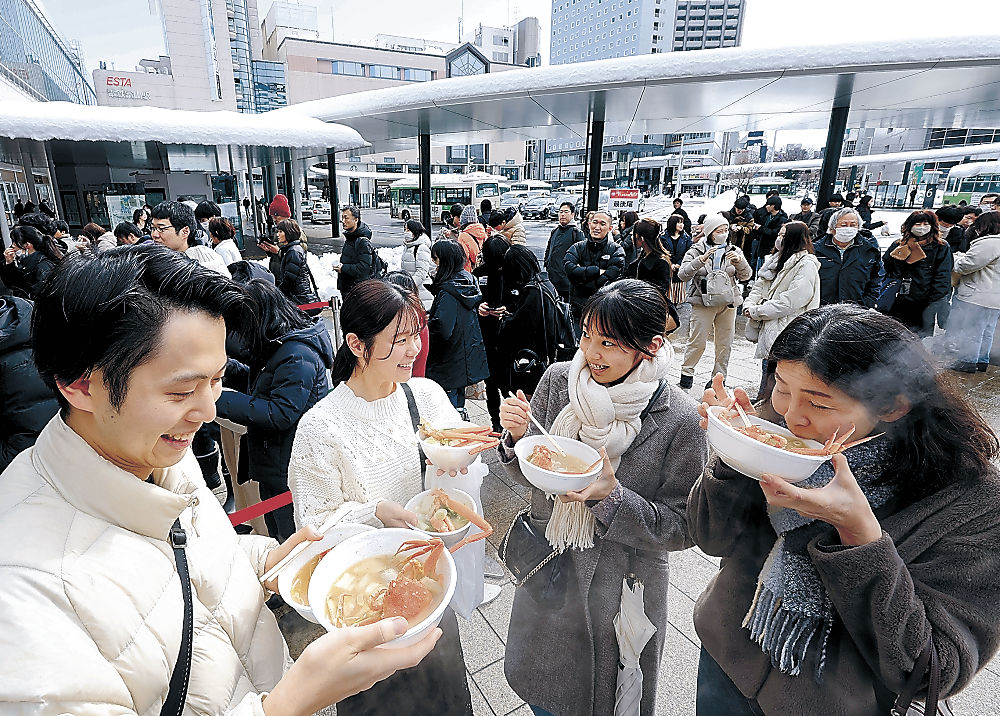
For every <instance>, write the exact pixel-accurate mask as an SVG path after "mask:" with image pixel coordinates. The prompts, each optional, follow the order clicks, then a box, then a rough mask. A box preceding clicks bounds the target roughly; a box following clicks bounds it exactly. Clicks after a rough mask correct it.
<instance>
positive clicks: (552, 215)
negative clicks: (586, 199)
mask: <svg viewBox="0 0 1000 716" xmlns="http://www.w3.org/2000/svg"><path fill="white" fill-rule="evenodd" d="M576 200H577V196H576V195H575V194H559V195H558V196H556V197H554V199H553V201H552V206H550V207H549V220H551V221H555V220H556V219H558V218H559V205H560V204H562V203H563V202H566V201H568V202H569V203H570V204H572V205H573V206H576Z"/></svg>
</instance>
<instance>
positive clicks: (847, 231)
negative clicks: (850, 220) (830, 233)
mask: <svg viewBox="0 0 1000 716" xmlns="http://www.w3.org/2000/svg"><path fill="white" fill-rule="evenodd" d="M857 235H858V227H856V226H838V227H837V233H836V234H835V236H836V237H837V241H839V242H840V243H842V244H846V243H847V242H848V241H853V240H854V237H855V236H857Z"/></svg>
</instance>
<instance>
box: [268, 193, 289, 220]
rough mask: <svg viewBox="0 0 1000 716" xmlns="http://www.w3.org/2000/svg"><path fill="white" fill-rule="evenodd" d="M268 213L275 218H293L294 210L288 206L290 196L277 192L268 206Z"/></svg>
mask: <svg viewBox="0 0 1000 716" xmlns="http://www.w3.org/2000/svg"><path fill="white" fill-rule="evenodd" d="M267 213H268V214H270V215H271V216H273V217H275V218H281V219H290V218H292V210H291V209H290V208H288V197H286V196H285V195H284V194H275V195H274V199H273V200H272V201H271V204H270V205H269V206H268V207H267Z"/></svg>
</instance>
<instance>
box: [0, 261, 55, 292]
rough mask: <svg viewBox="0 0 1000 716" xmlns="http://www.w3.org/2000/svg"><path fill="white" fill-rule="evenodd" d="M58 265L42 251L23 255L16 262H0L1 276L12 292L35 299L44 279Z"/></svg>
mask: <svg viewBox="0 0 1000 716" xmlns="http://www.w3.org/2000/svg"><path fill="white" fill-rule="evenodd" d="M55 267H56V265H55V263H54V262H53V261H52V259H50V258H49V257H48V256H46V255H45V254H43V253H42V252H40V251H35V252H34V253H31V254H28V255H27V256H22V257H21V258H20V259H18V261H17V262H16V263H10V264H5V263H2V262H0V277H2V278H3V281H4V283H6V284H7V285H8V286H9V287H10V289H11V291H12V292H14V293H16V294H20V295H21V296H23V297H24V298H30V299H34V298H35V294H36V293H37V292H38V288H39V286H41V285H42V281H44V280H45V279H46V278H48V276H49V274H50V273H52V270H53V269H55Z"/></svg>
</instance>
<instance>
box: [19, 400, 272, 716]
mask: <svg viewBox="0 0 1000 716" xmlns="http://www.w3.org/2000/svg"><path fill="white" fill-rule="evenodd" d="M82 478H85V479H82ZM153 481H154V483H155V484H153V483H149V482H144V481H142V480H139V479H136V477H135V475H132V474H131V473H127V472H125V471H123V470H122V469H120V468H118V467H116V466H115V465H113V464H111V463H110V462H108V461H107V460H105V459H104V458H103V457H101V456H100V455H99V454H98V453H97V452H96V451H95V450H94V449H93V448H92V447H90V445H88V444H87V443H86V442H85V441H84V439H83V438H82V437H80V436H79V435H78V434H77V433H75V432H74V431H73V430H72V429H70V428H69V427H68V426H67V425H66V423H64V422H63V420H62V418H61V417H60V416H58V415H57V416H55V417H54V418H52V420H51V421H50V422H49V424H48V425H46V426H45V429H44V430H42V433H41V434H40V435H39V436H38V440H37V441H36V443H35V445H34V447H32V448H31V449H29V450H25V451H24V452H22V453H21V454H20V455H18V456H17V457H16V458H15V459H14V462H13V463H11V465H10V467H8V468H7V469H6V470H5V471H4V473H3V475H2V476H0V544H5V545H17V548H16V549H8V550H6V552H5V554H4V559H3V563H2V564H0V581H2V583H3V589H0V648H2V649H3V652H4V653H5V654H8V655H10V656H9V657H8V658H9V659H11V660H12V661H11V662H10V663H11V664H15V663H16V668H6V669H0V711H2V712H4V713H17V714H32V715H33V716H49V715H51V716H57V715H59V714H67V713H71V714H139V715H141V716H157V714H159V713H160V708H161V706H162V704H163V701H164V699H165V698H166V695H167V690H168V686H169V680H170V673H171V671H172V669H173V666H174V662H175V661H176V660H177V656H178V653H179V649H180V643H181V633H182V631H183V614H184V606H183V605H184V600H183V595H182V592H181V584H180V581H179V578H178V575H177V567H176V565H175V562H174V555H173V550H172V549H171V547H170V544H169V543H168V542H167V536H168V533H169V531H170V527H171V525H172V524H173V522H174V519H175V518H179V519H180V523H181V526H182V527H183V528H184V530H185V531H186V532H187V540H188V541H187V547H186V549H185V552H186V555H187V561H188V566H189V569H190V579H191V587H192V596H193V597H194V641H193V649H192V653H193V660H192V667H191V676H190V680H189V684H188V693H187V702H186V706H185V708H184V712H183V713H184V714H185V715H188V716H194V715H195V714H230V715H232V716H251V715H252V716H264V710H263V707H262V705H261V696H260V694H261V693H263V692H268V691H270V690H271V689H272V688H273V687H274V685H275V684H276V683H277V682H278V680H279V679H280V678H281V677H282V675H283V674H284V672H285V670H286V669H287V668H288V666H289V665H290V660H289V658H288V649H287V648H286V646H285V642H284V639H283V638H282V636H281V632H280V631H279V630H278V624H277V622H276V621H275V619H274V616H273V615H272V614H271V612H270V610H268V608H267V607H266V606H265V604H264V598H265V592H264V589H263V588H262V587H261V585H260V582H259V581H258V580H259V577H260V576H261V575H262V574H263V573H264V564H265V563H266V560H267V555H268V553H269V552H270V550H271V549H272V548H273V547H274V546H275V545H276V544H277V543H276V542H275V541H274V540H271V539H267V538H264V537H258V536H253V535H237V534H236V533H235V532H234V531H233V528H232V525H230V523H229V519H228V518H227V516H226V513H225V512H224V511H223V509H222V506H221V505H220V504H219V501H218V500H217V499H216V497H215V495H213V494H212V492H211V491H210V490H209V489H208V488H207V487H205V483H204V481H203V480H202V477H201V470H200V469H199V467H198V463H197V462H196V461H195V459H194V456H193V455H192V454H191V452H190V451H188V452H187V454H186V455H185V456H184V458H183V459H182V460H181V461H180V462H179V463H178V464H176V465H174V466H173V467H170V468H166V469H162V470H156V471H154V473H153Z"/></svg>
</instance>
